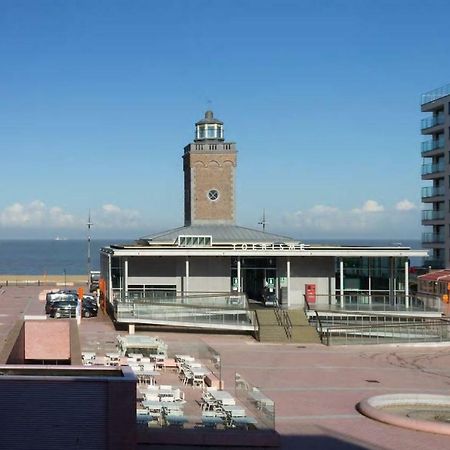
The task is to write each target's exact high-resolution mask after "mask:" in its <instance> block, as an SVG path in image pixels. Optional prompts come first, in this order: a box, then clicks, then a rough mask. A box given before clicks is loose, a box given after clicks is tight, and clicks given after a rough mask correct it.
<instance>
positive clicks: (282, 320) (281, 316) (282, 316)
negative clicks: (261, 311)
mask: <svg viewBox="0 0 450 450" xmlns="http://www.w3.org/2000/svg"><path fill="white" fill-rule="evenodd" d="M274 313H275V317H276V318H277V322H278V325H281V326H282V327H283V328H284V332H285V333H286V336H287V338H288V339H289V340H291V339H292V332H291V328H292V323H291V324H290V325H289V323H290V319H288V318H286V311H283V310H282V309H281V308H280V306H279V305H277V306H276V307H275V308H274Z"/></svg>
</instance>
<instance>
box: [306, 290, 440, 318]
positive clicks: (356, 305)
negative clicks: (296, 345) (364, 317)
mask: <svg viewBox="0 0 450 450" xmlns="http://www.w3.org/2000/svg"><path fill="white" fill-rule="evenodd" d="M316 300H317V301H316V303H309V304H308V308H309V309H308V310H306V311H305V312H307V311H309V310H317V311H319V312H323V311H329V312H342V311H344V312H349V311H358V312H378V313H380V312H383V313H384V312H389V313H390V312H402V313H404V312H412V313H417V312H427V313H440V312H442V301H441V299H440V297H439V296H436V295H433V294H415V295H412V294H410V295H408V296H406V295H405V293H404V292H394V293H392V294H391V295H389V293H386V292H385V291H382V292H376V291H372V292H368V291H358V292H356V291H355V292H354V293H353V292H348V291H346V293H345V294H344V295H343V296H342V297H341V295H340V294H339V292H336V293H335V294H334V295H327V294H316ZM341 300H342V301H341ZM305 305H306V301H305Z"/></svg>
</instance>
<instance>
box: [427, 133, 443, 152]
mask: <svg viewBox="0 0 450 450" xmlns="http://www.w3.org/2000/svg"><path fill="white" fill-rule="evenodd" d="M444 144H445V140H444V138H443V137H441V138H439V139H431V140H429V141H423V142H422V155H423V154H424V153H425V152H430V151H432V150H438V149H440V148H444Z"/></svg>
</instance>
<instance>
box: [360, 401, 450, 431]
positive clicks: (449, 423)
mask: <svg viewBox="0 0 450 450" xmlns="http://www.w3.org/2000/svg"><path fill="white" fill-rule="evenodd" d="M356 408H357V409H358V411H359V412H360V413H361V414H364V415H365V416H367V417H370V418H371V419H374V420H378V421H379V422H384V423H388V424H390V425H396V426H398V427H403V428H410V429H412V430H418V431H426V432H429V433H438V434H446V435H450V395H431V394H387V395H376V396H374V397H369V398H366V399H364V400H363V401H361V402H360V403H358V405H357V406H356Z"/></svg>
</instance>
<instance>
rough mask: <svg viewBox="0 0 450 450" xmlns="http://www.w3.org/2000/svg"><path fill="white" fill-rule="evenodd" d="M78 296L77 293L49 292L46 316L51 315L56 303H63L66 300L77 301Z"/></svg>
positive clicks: (46, 302)
mask: <svg viewBox="0 0 450 450" xmlns="http://www.w3.org/2000/svg"><path fill="white" fill-rule="evenodd" d="M77 298H78V296H77V293H76V292H75V291H63V290H60V291H56V292H49V293H48V294H47V295H46V301H45V314H50V310H51V307H52V305H53V303H55V302H61V301H66V300H77Z"/></svg>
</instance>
